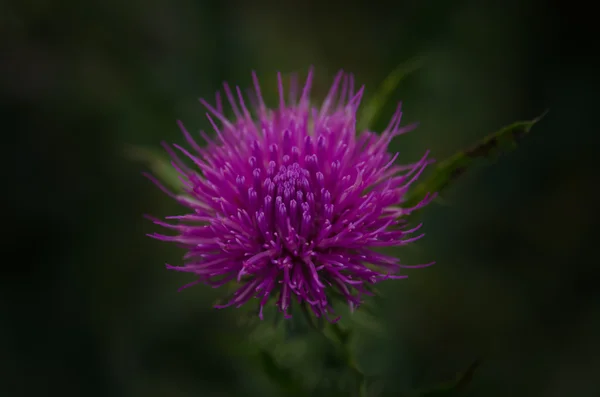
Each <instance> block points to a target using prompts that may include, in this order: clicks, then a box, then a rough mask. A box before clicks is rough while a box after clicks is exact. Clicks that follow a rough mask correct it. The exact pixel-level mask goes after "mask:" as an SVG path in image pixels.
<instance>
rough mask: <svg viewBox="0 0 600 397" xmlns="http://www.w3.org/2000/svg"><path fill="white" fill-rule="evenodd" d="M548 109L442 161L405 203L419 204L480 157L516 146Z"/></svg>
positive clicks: (488, 136) (439, 190)
mask: <svg viewBox="0 0 600 397" xmlns="http://www.w3.org/2000/svg"><path fill="white" fill-rule="evenodd" d="M546 113H547V112H544V113H543V114H542V115H541V116H539V117H536V118H535V119H533V120H528V121H517V122H516V123H513V124H510V125H508V126H506V127H504V128H501V129H500V130H498V131H496V132H494V133H492V134H490V135H487V136H486V137H485V138H483V139H482V140H481V141H480V142H478V143H476V144H475V145H473V146H472V147H471V148H469V149H466V150H462V151H460V152H458V153H456V154H454V155H452V156H450V157H449V158H447V159H446V160H443V161H441V162H439V163H438V164H437V165H436V166H435V167H434V169H433V171H432V172H431V173H430V174H429V176H428V177H427V178H426V179H424V180H423V181H422V182H420V183H419V184H418V185H417V186H415V187H414V188H413V189H412V190H411V191H410V192H409V194H408V195H407V197H406V203H405V205H406V206H407V207H411V206H414V205H416V204H417V203H418V202H419V201H420V200H421V199H422V198H423V196H425V194H427V193H433V192H437V193H438V194H439V193H440V192H442V191H443V190H444V189H445V188H446V187H448V185H450V183H452V182H454V181H455V180H456V179H458V177H460V176H461V175H462V174H464V173H465V171H466V170H467V168H468V167H470V166H472V165H474V164H475V162H476V161H477V160H478V159H480V158H486V157H494V156H497V155H498V154H500V153H502V152H504V151H507V150H509V149H512V148H514V147H516V144H517V143H518V142H519V140H520V139H521V138H522V137H523V136H524V135H526V134H528V133H529V131H531V128H532V127H533V126H534V125H535V124H536V123H537V122H538V121H540V120H541V119H542V118H543V117H544V116H545V115H546Z"/></svg>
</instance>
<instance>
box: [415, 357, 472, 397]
mask: <svg viewBox="0 0 600 397" xmlns="http://www.w3.org/2000/svg"><path fill="white" fill-rule="evenodd" d="M481 361H482V360H481V358H478V359H476V360H474V361H473V362H472V363H471V365H469V367H468V368H467V369H466V370H465V371H464V372H462V373H461V374H459V375H458V376H457V377H456V380H455V381H453V382H449V383H447V384H444V385H440V386H437V387H433V388H430V389H427V390H423V391H418V392H416V393H414V394H413V393H411V395H412V396H415V397H460V396H462V395H463V394H464V391H465V389H466V388H467V386H468V385H469V384H470V383H471V381H472V380H473V376H474V374H475V370H476V369H477V368H479V366H480V365H481Z"/></svg>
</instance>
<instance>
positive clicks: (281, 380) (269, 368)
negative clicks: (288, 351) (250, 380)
mask: <svg viewBox="0 0 600 397" xmlns="http://www.w3.org/2000/svg"><path fill="white" fill-rule="evenodd" d="M259 357H260V362H261V365H262V368H263V370H264V372H265V373H266V374H267V376H268V377H269V379H271V381H273V383H275V384H277V385H278V386H279V387H280V388H281V389H282V390H283V391H285V392H286V395H298V396H300V395H302V391H301V390H300V389H299V388H298V385H297V384H296V382H295V380H294V378H293V376H292V371H291V370H290V369H288V368H283V367H281V366H280V365H279V364H278V363H277V361H275V358H273V356H272V355H271V353H269V352H268V351H266V350H263V349H261V350H260V351H259Z"/></svg>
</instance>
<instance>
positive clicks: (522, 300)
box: [0, 0, 600, 397]
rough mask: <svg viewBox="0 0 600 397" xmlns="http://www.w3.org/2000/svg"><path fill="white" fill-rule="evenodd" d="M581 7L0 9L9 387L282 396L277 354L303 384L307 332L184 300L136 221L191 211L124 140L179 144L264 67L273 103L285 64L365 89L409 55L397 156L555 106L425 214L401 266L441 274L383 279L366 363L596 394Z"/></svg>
mask: <svg viewBox="0 0 600 397" xmlns="http://www.w3.org/2000/svg"><path fill="white" fill-rule="evenodd" d="M584 4H585V3H580V4H578V2H577V1H570V2H564V3H563V4H562V5H560V6H558V5H552V4H550V3H544V2H541V1H535V0H506V1H503V2H491V1H487V2H486V1H476V0H470V1H468V0H464V1H460V0H452V1H441V0H440V1H400V2H394V3H392V2H390V3H385V4H384V3H381V4H380V5H376V3H375V2H360V1H347V2H344V3H326V2H325V3H322V2H317V1H314V0H311V1H303V2H272V3H267V2H260V1H259V2H246V1H242V0H238V1H221V2H212V3H208V2H203V1H193V0H180V1H167V0H155V1H150V2H148V1H142V0H132V1H128V2H120V1H116V0H106V1H102V2H100V1H88V2H83V1H82V2H77V1H74V0H71V1H69V0H62V1H57V0H55V1H52V0H32V1H21V2H17V1H13V2H12V3H4V2H2V3H1V4H0V29H1V31H0V32H1V36H0V37H1V39H0V40H1V41H0V43H1V47H0V50H1V63H0V95H1V100H2V107H1V109H2V114H3V117H2V120H3V128H2V131H3V132H2V140H3V153H2V159H3V162H5V165H4V167H3V168H2V173H3V178H2V185H3V189H2V190H3V192H4V193H3V194H2V201H3V202H4V205H3V207H2V208H3V209H4V212H3V215H2V220H3V222H2V223H3V228H2V255H3V270H2V277H1V281H0V282H1V286H0V297H1V299H0V308H1V317H0V322H1V323H0V365H1V367H0V396H7V397H12V396H45V395H62V396H71V395H73V396H84V395H85V396H143V397H162V396H169V397H180V396H181V397H184V396H268V395H277V389H276V388H275V387H274V386H273V384H272V383H271V382H270V381H269V380H268V379H267V378H266V377H265V376H264V375H263V374H262V373H261V371H260V368H258V367H257V366H256V362H257V361H256V354H255V353H256V351H255V350H256V349H255V347H256V346H267V345H268V346H271V347H273V348H274V350H275V354H276V357H277V358H278V360H279V361H280V362H281V363H282V365H287V366H289V367H293V368H297V369H298V372H299V373H300V372H302V371H304V372H305V373H306V378H305V379H304V380H303V381H304V382H305V383H306V384H307V385H308V386H307V387H309V386H310V385H311V384H314V382H315V379H317V377H318V374H319V373H320V370H319V367H318V362H319V357H318V354H316V353H315V352H316V350H317V346H318V345H317V344H316V342H312V341H311V340H310V339H309V340H308V341H306V340H301V339H300V340H295V341H293V342H290V343H279V342H278V343H272V339H270V338H272V337H271V336H270V335H269V334H268V331H264V330H265V329H268V327H266V326H263V327H262V328H259V330H262V331H260V332H258V331H255V332H250V331H251V328H249V327H245V326H243V325H240V324H239V321H238V320H239V316H240V314H239V313H240V312H239V311H236V310H235V309H229V310H225V311H217V310H213V309H211V304H212V303H213V301H214V299H215V298H216V297H217V296H221V295H223V294H224V293H225V292H224V291H213V290H211V289H209V288H207V287H196V288H193V289H189V290H186V291H185V292H183V293H177V292H176V290H177V287H178V286H180V285H182V284H184V283H186V282H188V281H191V279H190V277H187V276H186V275H185V274H177V273H174V272H167V271H166V270H165V268H164V263H165V262H170V263H174V264H177V263H178V260H179V258H180V257H181V255H182V253H181V252H180V251H179V250H178V249H176V248H174V247H171V246H170V245H166V244H162V243H160V242H157V241H154V240H151V239H149V238H147V237H145V234H146V233H149V232H152V231H156V230H157V229H156V228H154V226H153V225H152V224H150V222H148V221H146V220H144V219H143V218H142V214H144V213H152V214H155V215H158V216H164V215H170V214H178V213H179V212H180V211H181V209H180V208H178V207H177V206H176V205H175V204H174V203H172V202H171V201H170V200H169V199H168V198H167V197H166V196H165V195H163V194H162V193H161V192H160V191H159V190H158V189H156V188H155V187H154V186H153V185H152V184H151V183H149V182H148V181H147V180H146V179H144V178H143V177H142V176H141V171H142V170H144V166H143V165H141V164H138V163H135V162H132V161H130V160H129V159H127V158H126V156H125V155H124V149H125V148H126V147H127V145H141V146H145V147H150V148H157V147H158V145H159V142H160V141H161V140H168V141H177V142H181V141H182V138H181V136H180V133H179V131H178V129H177V126H176V124H175V120H176V119H182V120H183V121H184V122H185V123H186V125H187V126H188V127H189V129H191V130H196V129H198V128H200V127H203V128H206V127H207V126H208V123H207V122H206V121H205V118H204V116H203V114H204V111H203V110H202V108H201V106H200V105H199V103H198V102H197V98H198V97H200V96H202V97H205V98H208V99H212V98H213V96H214V92H215V91H216V90H217V89H219V86H220V83H221V82H222V81H224V80H227V81H229V82H231V83H233V84H239V85H240V86H248V85H250V83H251V79H250V71H251V70H256V71H257V72H258V74H259V77H260V79H261V82H262V85H263V92H269V93H270V95H271V98H273V94H274V89H275V87H276V86H275V83H276V79H275V72H276V71H278V70H280V71H282V72H293V71H297V72H299V73H301V75H302V76H304V75H305V73H306V70H307V69H308V66H309V65H314V66H315V68H316V78H317V81H316V89H315V96H317V95H319V94H322V93H323V92H324V91H326V90H327V88H328V85H329V83H330V82H331V79H332V77H333V75H334V73H335V72H336V71H337V70H338V69H339V68H344V69H345V70H347V71H351V72H354V73H355V75H356V76H357V80H358V82H361V83H365V84H366V85H367V95H369V94H372V93H373V92H374V90H375V88H376V87H377V85H378V84H379V83H380V82H381V81H382V80H383V79H384V78H385V76H386V75H387V74H388V73H389V72H390V71H391V70H392V69H393V68H394V67H395V66H396V65H398V64H399V63H401V62H402V61H405V60H406V59H409V58H412V57H413V56H416V55H427V56H428V58H427V59H428V61H427V63H426V65H425V66H424V68H423V69H421V70H420V71H419V72H417V73H416V74H414V75H412V76H411V77H410V78H409V79H407V80H406V81H404V82H403V83H402V84H401V86H400V87H399V89H398V90H397V92H396V93H395V94H394V97H393V101H392V102H395V101H398V100H403V102H404V104H405V106H404V109H405V122H410V121H416V120H419V121H420V122H421V125H420V128H419V129H418V130H416V131H415V132H412V133H411V134H409V135H406V136H404V137H402V138H399V139H397V140H395V141H394V144H393V146H394V147H392V148H391V150H399V151H400V152H401V159H403V161H406V162H409V161H413V160H415V159H417V158H418V156H420V155H421V154H422V152H423V151H424V150H425V149H431V150H432V153H433V155H434V157H436V158H443V157H445V156H447V155H449V154H451V153H453V152H454V151H456V150H458V149H461V148H464V147H466V146H467V145H469V144H471V143H473V142H475V141H476V140H477V139H479V138H481V137H483V136H484V135H485V134H487V133H490V132H492V131H494V130H496V129H498V128H500V127H501V126H503V125H506V124H509V123H511V122H513V121H516V120H522V119H531V118H533V117H535V116H537V115H539V114H540V113H542V112H543V111H544V110H545V109H550V113H549V114H548V116H547V117H546V118H545V119H544V120H543V121H542V122H540V124H539V125H538V126H536V127H535V129H534V131H533V133H532V134H531V135H529V136H527V137H526V138H525V139H524V140H523V141H522V142H521V145H520V148H519V149H518V150H516V151H514V152H511V153H509V154H507V155H504V156H503V157H502V158H501V159H500V161H498V162H496V163H494V164H493V165H491V166H485V167H483V166H482V167H476V169H473V170H471V171H470V172H469V173H468V174H467V175H466V176H464V177H463V178H462V179H461V180H460V181H459V182H458V183H456V184H455V185H454V186H453V187H452V188H451V189H450V190H448V191H447V192H446V194H445V196H444V202H443V203H435V204H432V205H431V206H429V207H428V208H427V209H426V210H424V211H423V212H422V216H423V218H424V221H425V229H424V230H425V232H426V233H427V236H426V238H425V239H424V240H422V241H421V242H420V243H419V244H418V245H417V246H416V247H412V248H406V249H403V250H401V251H400V252H399V253H398V254H399V255H401V256H402V257H403V258H405V262H408V263H419V262H426V261H431V260H436V261H437V265H436V266H434V267H432V268H428V269H425V270H419V271H413V272H411V273H410V274H411V277H410V278H409V279H408V280H404V281H397V282H388V283H385V284H384V285H383V287H382V290H383V292H384V293H385V299H384V301H383V303H381V306H380V312H379V316H380V317H379V319H378V323H377V326H373V323H371V322H368V321H362V322H361V321H359V320H356V322H357V323H359V324H357V325H356V327H357V328H358V329H359V330H360V332H359V334H360V335H359V337H358V340H357V342H356V349H357V351H359V352H360V364H361V367H363V368H364V370H365V372H367V373H379V374H382V375H383V376H384V380H385V384H386V390H388V391H390V390H391V391H396V390H397V391H401V390H405V389H407V388H410V387H419V386H422V385H424V384H428V383H431V382H434V381H442V380H447V379H451V378H452V377H453V376H454V374H455V373H456V372H457V371H460V370H462V369H464V368H465V367H466V366H467V365H468V363H469V362H470V361H471V360H472V359H474V358H475V357H477V356H479V355H482V356H483V357H484V363H483V365H482V367H481V368H480V370H479V371H478V372H477V374H476V377H475V379H474V381H473V384H472V385H471V388H470V390H469V391H470V395H472V396H490V397H494V396H498V397H500V396H502V397H504V396H548V397H554V396H556V397H558V396H567V397H569V396H579V397H584V396H598V395H600V384H599V380H598V371H599V368H600V342H599V341H598V335H600V294H599V293H598V289H597V285H598V281H597V280H598V278H597V275H598V272H597V271H596V267H597V265H598V260H597V247H595V246H594V245H593V244H594V243H596V240H595V239H593V235H594V234H595V233H594V230H596V225H597V220H598V206H597V204H595V203H597V196H595V191H594V190H595V189H594V188H595V184H596V183H595V180H597V173H596V170H595V167H594V165H595V163H596V162H597V160H596V157H597V147H598V143H599V140H598V130H597V127H596V125H597V124H596V116H597V115H598V105H597V102H598V95H597V92H598V88H599V87H598V85H599V84H598V77H597V70H598V64H597V63H594V62H596V60H595V59H594V57H595V55H596V54H597V48H595V47H594V46H593V44H592V43H593V37H591V34H592V32H593V30H594V29H593V27H594V26H595V25H596V26H597V21H595V20H594V18H595V17H594V13H592V12H591V11H590V10H587V9H586V8H585V7H584ZM394 107H395V104H394V103H390V105H389V107H388V108H386V109H385V111H384V113H385V116H386V117H387V116H391V114H392V111H393V108H394ZM385 122H386V120H384V119H382V120H381V121H380V122H379V123H378V125H377V127H381V125H382V124H385ZM484 163H485V162H484ZM488 163H489V162H488ZM188 276H189V275H188ZM357 318H359V319H360V316H358V317H357ZM353 321H355V320H352V319H351V318H350V319H348V320H346V319H345V320H343V322H342V324H343V325H351V324H352V322H353ZM273 338H274V337H273ZM311 360H312V361H311ZM301 363H304V364H301ZM301 368H304V369H301ZM311 369H312V371H311ZM311 382H312V383H311Z"/></svg>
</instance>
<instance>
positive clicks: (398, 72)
mask: <svg viewBox="0 0 600 397" xmlns="http://www.w3.org/2000/svg"><path fill="white" fill-rule="evenodd" d="M423 61H424V58H423V57H416V58H413V59H410V60H408V61H406V62H404V63H402V64H400V65H398V67H396V69H394V71H392V73H390V74H389V75H388V76H387V77H386V79H385V80H384V81H383V83H381V85H380V86H379V88H378V90H377V92H376V93H375V95H373V96H372V97H371V98H370V99H367V100H366V101H365V103H364V105H363V106H362V108H361V110H360V111H359V114H358V116H357V120H358V125H357V130H358V131H363V130H365V129H368V128H369V127H371V126H372V125H373V122H374V121H375V120H376V119H377V116H378V115H379V112H380V111H381V109H382V108H383V107H384V105H385V104H386V102H387V100H388V98H389V97H390V95H391V94H392V92H394V90H395V89H396V88H397V87H398V84H400V82H401V81H402V80H403V79H404V78H405V77H406V76H408V75H409V74H411V73H413V72H414V71H416V70H418V69H419V68H420V67H421V66H422V65H423Z"/></svg>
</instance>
